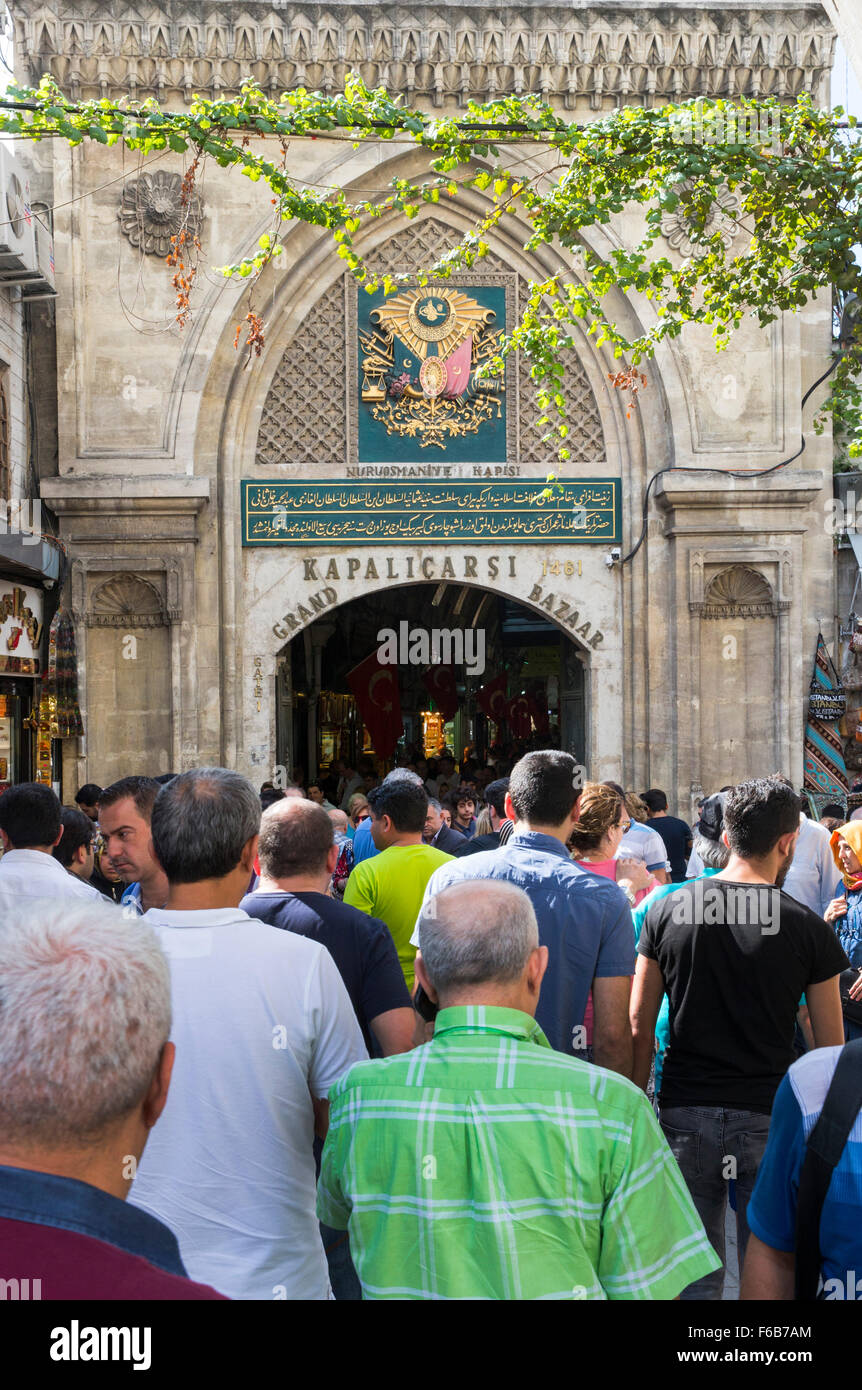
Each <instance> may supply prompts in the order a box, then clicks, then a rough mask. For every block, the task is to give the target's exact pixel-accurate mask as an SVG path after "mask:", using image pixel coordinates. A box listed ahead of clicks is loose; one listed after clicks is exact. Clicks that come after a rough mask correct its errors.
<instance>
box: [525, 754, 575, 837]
mask: <svg viewBox="0 0 862 1390" xmlns="http://www.w3.org/2000/svg"><path fill="white" fill-rule="evenodd" d="M579 772H580V769H579V767H578V764H577V763H576V762H575V760H574V758H573V757H572V755H571V753H563V752H561V751H559V750H557V749H554V748H551V749H546V750H544V751H543V752H536V753H525V754H524V757H523V758H520V759H519V761H518V762H516V763H515V766H514V767H513V768H512V775H511V777H510V778H509V795H510V797H511V798H512V805H513V806H514V808H515V815H516V816H517V817H518V820H525V821H532V823H533V824H534V825H562V824H563V821H564V820H566V818H567V817H568V816H569V815H571V812H572V808H573V806H574V804H575V801H576V800H577V798H578V796H579V794H580V787H579V779H578V774H579Z"/></svg>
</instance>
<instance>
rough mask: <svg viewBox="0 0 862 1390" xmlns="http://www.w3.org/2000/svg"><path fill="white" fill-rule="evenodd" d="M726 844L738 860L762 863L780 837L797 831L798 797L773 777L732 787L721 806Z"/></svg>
mask: <svg viewBox="0 0 862 1390" xmlns="http://www.w3.org/2000/svg"><path fill="white" fill-rule="evenodd" d="M724 828H725V830H726V831H727V842H728V844H729V845H730V848H731V849H732V850H733V852H734V854H738V855H739V856H740V858H741V859H763V858H765V857H766V855H767V854H769V853H770V852H771V851H772V850H773V849H774V848H775V846H776V844H777V843H778V841H779V840H780V839H781V837H782V835H790V834H792V832H793V831H794V830H798V829H799V797H798V796H797V794H796V792H795V791H794V790H793V788H792V787H789V786H788V785H787V784H786V783H785V782H779V781H776V779H775V778H774V777H757V778H754V779H753V780H752V781H750V782H740V783H739V784H738V785H737V786H735V787H731V789H730V791H729V792H728V793H727V795H726V799H725V803H724Z"/></svg>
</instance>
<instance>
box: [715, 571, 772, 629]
mask: <svg viewBox="0 0 862 1390" xmlns="http://www.w3.org/2000/svg"><path fill="white" fill-rule="evenodd" d="M774 613H775V600H774V598H773V594H772V589H771V588H770V586H769V584H768V583H767V581H766V580H765V579H764V577H763V575H762V574H760V573H758V571H757V570H753V569H749V568H748V566H747V565H733V566H732V568H730V569H726V570H722V572H721V574H717V575H716V576H715V578H714V579H713V580H711V581H710V584H709V587H708V588H707V591H706V596H705V599H704V605H703V616H704V617H705V618H730V617H741V616H744V617H753V618H759V617H772V616H773V614H774Z"/></svg>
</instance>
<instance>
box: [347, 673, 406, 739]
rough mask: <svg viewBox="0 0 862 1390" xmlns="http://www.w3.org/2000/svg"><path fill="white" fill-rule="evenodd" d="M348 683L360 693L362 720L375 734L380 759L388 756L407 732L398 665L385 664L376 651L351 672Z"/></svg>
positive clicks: (353, 689)
mask: <svg viewBox="0 0 862 1390" xmlns="http://www.w3.org/2000/svg"><path fill="white" fill-rule="evenodd" d="M347 682H348V685H349V686H350V689H351V690H352V691H353V693H354V695H355V696H356V703H357V705H358V707H359V713H360V715H361V717H362V722H363V724H364V725H365V727H366V729H367V730H368V732H369V733H370V735H371V742H372V744H373V746H374V751H375V753H376V754H377V756H378V757H379V758H388V757H390V756H391V754H392V753H394V752H395V745H396V744H397V742H398V740H399V738H400V737H401V735H402V733H403V732H404V723H403V720H402V718H401V697H400V695H399V694H398V676H397V674H396V671H395V667H394V666H383V665H382V664H381V662H380V661H378V659H377V652H376V651H373V652H372V653H371V655H370V656H367V657H366V658H365V660H364V661H360V663H359V665H358V666H354V668H353V670H352V671H348V673H347Z"/></svg>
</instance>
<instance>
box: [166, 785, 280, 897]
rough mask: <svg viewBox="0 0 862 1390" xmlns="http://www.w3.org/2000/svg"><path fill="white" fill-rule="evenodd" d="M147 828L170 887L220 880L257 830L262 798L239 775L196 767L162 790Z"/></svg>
mask: <svg viewBox="0 0 862 1390" xmlns="http://www.w3.org/2000/svg"><path fill="white" fill-rule="evenodd" d="M151 827H152V834H153V849H154V850H155V854H156V858H157V859H158V861H159V863H160V864H161V866H162V868H163V869H164V871H165V874H166V875H167V879H168V882H169V883H200V882H202V880H204V879H210V878H224V877H225V876H226V875H227V874H229V873H231V872H232V871H233V870H234V869H235V868H236V867H237V865H238V864H239V861H240V858H241V856H242V851H243V849H244V847H245V846H246V845H247V844H248V841H249V840H250V839H252V837H253V836H254V835H256V834H257V832H258V830H259V828H260V798H259V797H258V794H257V792H256V791H255V790H254V788H253V787H252V785H251V783H250V782H247V781H246V779H245V778H244V777H240V776H239V774H238V773H236V772H229V771H228V770H227V768H224V767H199V768H196V769H195V770H194V771H193V772H183V773H181V774H180V775H179V777H175V778H174V780H173V781H172V782H168V784H167V785H166V786H164V787H162V788H161V790H160V791H159V795H158V797H157V798H156V804H155V805H154V807H153V816H152V822H151Z"/></svg>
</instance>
